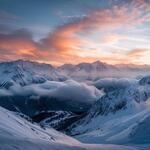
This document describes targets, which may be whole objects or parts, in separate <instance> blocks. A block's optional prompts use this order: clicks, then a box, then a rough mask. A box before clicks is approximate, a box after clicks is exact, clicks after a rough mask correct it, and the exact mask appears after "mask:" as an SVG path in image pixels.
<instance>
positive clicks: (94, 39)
mask: <svg viewBox="0 0 150 150" xmlns="http://www.w3.org/2000/svg"><path fill="white" fill-rule="evenodd" d="M17 59H25V60H32V61H38V62H44V63H50V64H53V65H57V66H59V65H62V64H64V63H72V64H77V63H80V62H94V61H97V60H99V61H103V62H106V63H109V64H137V65H143V64H147V65H150V0H0V61H11V60H17Z"/></svg>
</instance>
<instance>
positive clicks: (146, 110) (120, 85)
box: [69, 77, 150, 144]
mask: <svg viewBox="0 0 150 150" xmlns="http://www.w3.org/2000/svg"><path fill="white" fill-rule="evenodd" d="M125 81H126V82H125ZM143 81H144V83H145V84H141V83H143ZM98 83H99V84H100V85H101V86H100V85H99V88H103V89H104V92H105V94H104V96H102V97H101V98H100V99H99V100H98V101H97V102H96V103H95V104H94V105H93V106H92V108H91V109H90V111H89V113H88V115H87V116H86V117H85V118H83V119H81V120H80V121H78V122H76V123H74V124H73V125H72V126H71V127H70V129H69V131H70V134H71V135H74V136H75V137H76V138H77V139H79V140H81V141H83V142H87V143H119V144H120V143H121V144H127V143H128V144H129V143H132V144H150V136H149V135H150V128H149V123H150V119H149V118H150V85H149V84H148V83H149V77H144V78H143V79H141V80H140V81H138V80H137V81H136V80H133V81H131V80H128V82H127V79H126V80H125V79H122V80H121V79H120V80H116V79H115V80H114V79H105V80H102V81H98ZM98 83H97V84H96V85H98ZM102 83H103V84H102ZM104 83H106V84H104Z"/></svg>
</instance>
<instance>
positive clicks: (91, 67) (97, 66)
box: [58, 61, 150, 80]
mask: <svg viewBox="0 0 150 150" xmlns="http://www.w3.org/2000/svg"><path fill="white" fill-rule="evenodd" d="M58 70H59V71H60V72H61V73H62V74H64V75H67V76H69V77H71V78H73V79H75V80H97V79H99V78H101V77H103V78H104V77H136V76H145V75H148V74H149V73H150V66H144V65H143V66H138V65H125V64H123V65H109V64H107V63H103V62H101V61H96V62H93V63H80V64H77V65H72V64H64V65H62V66H60V67H58Z"/></svg>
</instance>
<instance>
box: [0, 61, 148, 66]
mask: <svg viewBox="0 0 150 150" xmlns="http://www.w3.org/2000/svg"><path fill="white" fill-rule="evenodd" d="M17 61H27V62H31V63H39V64H45V65H52V66H53V67H56V68H57V67H61V66H63V65H79V64H82V63H87V64H93V63H96V62H100V63H104V64H107V65H112V66H130V67H134V66H138V67H147V66H148V67H150V65H149V64H131V63H130V64H125V63H124V64H123V63H122V64H110V63H107V62H104V61H100V60H95V61H93V62H84V61H83V62H79V63H64V64H61V65H55V64H51V63H46V62H40V61H36V60H28V59H15V60H5V61H0V63H7V62H10V63H11V62H17Z"/></svg>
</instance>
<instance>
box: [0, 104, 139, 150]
mask: <svg viewBox="0 0 150 150" xmlns="http://www.w3.org/2000/svg"><path fill="white" fill-rule="evenodd" d="M16 149H17V150H60V149H61V150H108V149H109V150H137V149H136V148H132V147H129V146H121V145H104V144H102V145H94V144H93V145H90V144H82V143H80V142H78V141H77V140H75V139H73V138H71V137H68V136H66V135H64V134H62V133H60V132H57V131H56V130H54V129H52V128H41V127H40V126H38V125H37V124H33V123H31V122H28V121H27V120H25V119H23V118H21V117H20V116H18V115H17V114H15V113H13V112H10V111H8V110H6V109H4V108H2V107H0V150H16Z"/></svg>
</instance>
